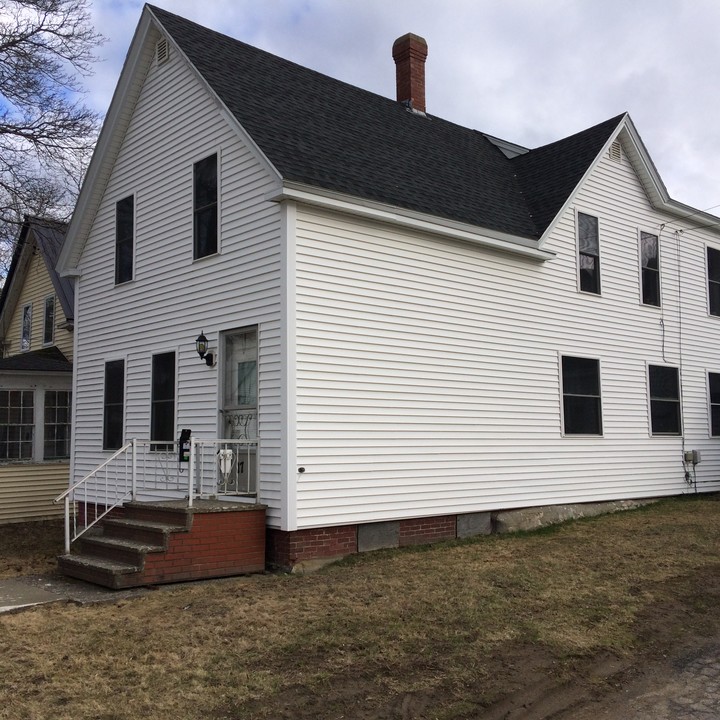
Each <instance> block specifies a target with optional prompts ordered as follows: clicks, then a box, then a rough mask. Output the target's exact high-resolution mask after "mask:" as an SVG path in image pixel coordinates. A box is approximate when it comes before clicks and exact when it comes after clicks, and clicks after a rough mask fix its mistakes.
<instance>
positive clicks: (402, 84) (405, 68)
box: [392, 33, 428, 112]
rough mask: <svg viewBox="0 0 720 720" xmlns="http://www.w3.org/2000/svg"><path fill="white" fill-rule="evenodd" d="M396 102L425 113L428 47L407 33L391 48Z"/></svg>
mask: <svg viewBox="0 0 720 720" xmlns="http://www.w3.org/2000/svg"><path fill="white" fill-rule="evenodd" d="M392 54H393V60H394V61H395V82H396V85H397V99H398V102H401V103H407V104H409V106H410V107H411V108H412V109H413V110H419V111H420V112H425V58H426V57H427V54H428V46H427V43H426V42H425V40H424V38H421V37H420V36H419V35H413V33H408V34H407V35H403V36H402V37H399V38H398V39H397V40H396V41H395V42H394V43H393V48H392Z"/></svg>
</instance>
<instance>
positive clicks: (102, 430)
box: [73, 196, 129, 455]
mask: <svg viewBox="0 0 720 720" xmlns="http://www.w3.org/2000/svg"><path fill="white" fill-rule="evenodd" d="M126 197H127V196H126ZM115 360H122V361H123V363H124V365H123V434H126V433H128V424H127V423H128V365H129V356H128V355H127V354H124V355H109V356H108V357H104V358H102V365H101V368H102V373H101V378H102V388H103V391H102V394H101V395H100V417H101V418H102V424H101V425H100V452H101V453H107V454H108V455H112V454H113V453H116V452H117V448H116V449H114V450H113V449H111V448H105V447H103V445H104V444H105V442H104V441H105V365H107V363H110V362H114V361H115ZM74 403H75V399H74V395H73V407H74ZM73 417H74V415H73ZM73 432H74V429H73ZM120 447H122V445H121V446H120Z"/></svg>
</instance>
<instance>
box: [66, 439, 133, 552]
mask: <svg viewBox="0 0 720 720" xmlns="http://www.w3.org/2000/svg"><path fill="white" fill-rule="evenodd" d="M130 448H132V481H131V488H130V491H129V492H128V491H127V490H126V491H125V493H123V494H122V495H120V496H118V495H117V494H116V495H115V498H116V500H115V502H114V503H112V504H111V505H108V504H107V503H105V505H104V507H105V511H104V512H103V513H101V514H100V515H98V512H97V502H96V503H95V519H94V520H93V521H92V522H90V523H88V522H87V507H86V508H85V524H84V525H83V528H82V530H80V532H78V528H77V513H74V514H73V532H72V534H71V533H70V498H71V496H74V494H75V491H76V490H77V489H78V488H79V487H81V486H82V485H86V484H87V483H88V481H89V480H92V479H93V478H95V477H96V476H97V474H98V473H99V472H100V471H102V470H103V469H104V468H106V467H108V465H110V463H111V462H113V460H116V459H117V458H119V457H121V456H122V455H123V454H125V453H127V451H128V450H129V449H130ZM136 448H137V440H135V439H133V440H131V441H130V442H128V443H125V445H123V446H122V447H121V448H120V449H119V450H116V451H115V452H114V453H113V454H112V455H111V456H110V457H109V458H108V459H107V460H105V462H103V463H102V464H100V465H98V466H97V467H96V468H95V469H94V470H92V471H91V472H89V473H88V474H87V475H86V476H85V477H84V478H82V479H81V480H78V481H77V482H76V483H75V484H74V485H71V486H70V487H69V488H68V489H67V490H65V491H63V492H62V493H60V495H58V496H57V497H56V498H55V499H54V500H53V503H54V504H57V503H59V502H60V501H61V500H64V501H65V552H66V553H69V552H70V545H71V544H72V542H73V540H77V539H78V538H79V537H81V536H82V535H84V534H85V533H86V532H87V531H88V530H90V528H92V527H94V526H95V525H97V523H98V522H100V520H102V519H103V518H104V517H105V516H106V515H107V514H108V513H110V512H112V511H113V510H114V509H115V508H116V507H117V506H118V505H120V504H121V503H123V502H124V501H125V500H126V499H127V498H128V497H134V496H135V458H136ZM106 495H107V494H106ZM71 535H72V537H71Z"/></svg>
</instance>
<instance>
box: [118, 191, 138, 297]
mask: <svg viewBox="0 0 720 720" xmlns="http://www.w3.org/2000/svg"><path fill="white" fill-rule="evenodd" d="M134 244H135V198H134V196H133V195H129V196H128V197H126V198H123V199H122V200H119V201H118V202H117V203H115V284H116V285H119V284H120V283H124V282H127V281H128V280H132V277H133V249H134Z"/></svg>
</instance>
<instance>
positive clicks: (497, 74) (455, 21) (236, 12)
mask: <svg viewBox="0 0 720 720" xmlns="http://www.w3.org/2000/svg"><path fill="white" fill-rule="evenodd" d="M158 4H159V5H161V6H162V7H164V8H165V9H167V10H170V11H171V12H175V13H178V14H180V15H183V16H185V17H188V18H190V19H192V20H195V21H196V22H199V23H201V24H203V25H206V26H208V27H212V28H213V29H216V30H219V31H220V32H224V33H226V34H228V35H232V36H233V37H236V38H238V39H240V40H243V41H245V42H248V43H250V44H252V45H256V46H257V47H262V48H263V49H266V50H268V51H270V52H273V53H275V54H277V55H280V56H282V57H285V58H287V59H290V60H293V61H295V62H298V63H300V64H302V65H305V66H307V67H311V68H313V69H315V70H318V71H320V72H324V73H326V74H328V75H331V76H333V77H336V78H338V79H340V80H344V81H346V82H349V83H351V84H354V85H358V86H360V87H363V88H366V89H368V90H371V91H373V92H377V93H380V94H382V95H385V96H390V97H392V96H393V95H394V92H395V90H394V66H393V61H392V57H391V54H390V50H391V46H392V43H393V40H394V39H395V38H396V37H398V36H400V35H402V34H404V33H406V32H415V33H417V34H419V35H422V36H423V37H425V38H426V39H427V41H428V45H429V56H428V62H427V102H428V111H429V112H431V113H432V114H435V115H439V116H442V117H444V118H446V119H448V120H452V121H454V122H458V123H460V124H463V125H466V126H468V127H473V128H476V129H478V130H482V131H484V132H488V133H491V134H493V135H497V136H500V137H503V138H505V139H507V140H510V141H512V142H517V143H519V144H522V145H527V146H529V147H535V146H537V145H542V144H544V143H548V142H552V141H554V140H557V139H559V138H561V137H563V136H565V135H568V134H571V133H573V132H576V131H578V130H581V129H583V128H586V127H589V126H591V125H594V124H596V123H598V122H601V121H603V120H605V119H607V118H609V117H612V116H614V115H617V114H619V113H620V112H623V111H629V112H630V115H631V116H632V118H633V120H634V121H635V123H636V125H637V127H638V129H639V131H640V133H641V135H642V137H643V140H644V141H645V143H646V145H647V147H648V150H649V152H650V154H651V156H652V157H653V160H654V161H655V164H656V166H657V167H658V170H659V172H660V174H661V176H662V177H663V179H664V181H665V184H666V185H667V187H668V190H669V191H670V194H671V195H672V196H673V197H675V198H676V199H677V200H680V201H682V202H685V203H687V204H689V205H692V206H694V207H698V208H707V207H710V206H713V205H717V204H720V189H717V188H716V183H715V179H714V166H715V162H716V160H717V159H718V157H720V128H719V127H718V124H717V122H716V121H715V117H716V115H717V110H718V109H719V105H720V100H718V99H717V93H715V92H714V86H715V82H714V81H715V78H716V75H717V74H718V64H719V62H720V38H719V37H718V33H717V32H716V30H717V28H718V27H720V4H718V3H716V2H714V1H713V0H694V2H692V3H688V2H685V1H684V0H663V2H657V0H654V1H652V2H651V1H650V0H633V1H632V2H627V0H603V1H600V0H543V1H542V2H540V1H539V0H503V1H502V2H500V1H498V0H444V2H435V1H431V0H392V1H390V0H266V1H264V2H258V1H257V0H205V1H204V2H202V3H198V2H197V0H164V1H163V0H158ZM141 10H142V3H141V2H139V1H137V2H136V1H135V0H132V1H127V0H125V1H122V2H119V1H118V0H95V8H94V18H95V23H96V27H97V29H98V30H99V31H101V32H102V33H103V34H104V35H106V36H107V37H108V38H109V42H108V43H107V45H106V46H105V47H104V48H103V49H102V54H103V55H104V56H105V57H106V60H105V62H103V63H102V64H101V65H100V66H99V67H98V69H97V73H96V75H95V76H94V77H93V78H92V79H91V81H90V82H89V83H88V87H89V90H90V102H91V104H92V105H93V106H94V107H96V108H97V109H98V110H100V111H101V112H105V110H106V109H107V106H108V104H109V102H110V98H111V96H112V91H113V89H114V86H115V83H116V81H117V77H118V75H119V73H120V69H121V67H122V62H123V60H124V57H125V53H126V51H127V48H128V46H129V43H130V40H131V38H132V33H133V30H134V28H135V25H136V24H137V21H138V19H139V17H140V13H141Z"/></svg>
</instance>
